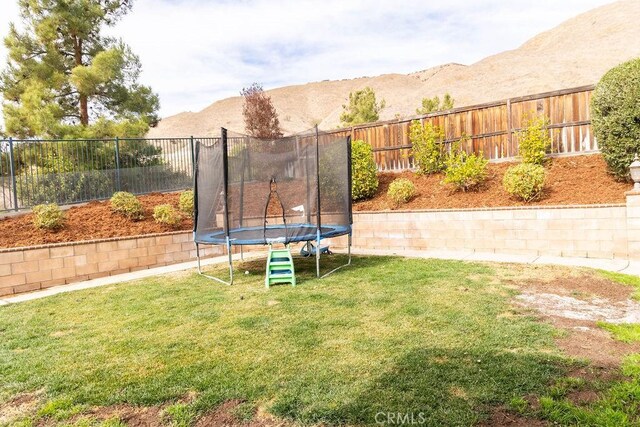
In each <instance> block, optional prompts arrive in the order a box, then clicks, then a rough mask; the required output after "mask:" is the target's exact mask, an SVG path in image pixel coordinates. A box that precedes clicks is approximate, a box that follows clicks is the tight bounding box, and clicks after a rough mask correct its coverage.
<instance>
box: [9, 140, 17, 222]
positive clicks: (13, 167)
mask: <svg viewBox="0 0 640 427" xmlns="http://www.w3.org/2000/svg"><path fill="white" fill-rule="evenodd" d="M9 171H10V172H11V187H12V188H11V189H12V190H13V210H15V211H17V210H18V188H17V186H16V181H17V180H16V165H15V157H14V154H13V138H12V137H9Z"/></svg>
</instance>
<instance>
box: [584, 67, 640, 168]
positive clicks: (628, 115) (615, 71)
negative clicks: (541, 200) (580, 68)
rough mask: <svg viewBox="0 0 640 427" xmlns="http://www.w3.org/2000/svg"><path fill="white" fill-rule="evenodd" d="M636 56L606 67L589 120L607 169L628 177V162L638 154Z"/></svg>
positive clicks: (639, 70) (639, 88) (639, 117)
mask: <svg viewBox="0 0 640 427" xmlns="http://www.w3.org/2000/svg"><path fill="white" fill-rule="evenodd" d="M638 99H640V58H636V59H633V60H631V61H628V62H625V63H623V64H621V65H618V66H617V67H614V68H612V69H611V70H609V71H608V72H607V73H606V74H605V75H604V76H603V77H602V79H600V82H598V84H597V85H596V88H595V90H594V91H593V98H592V100H591V121H592V124H593V132H594V134H595V136H596V138H597V139H598V145H599V147H600V150H601V151H602V156H603V157H604V159H605V161H606V162H607V165H608V166H609V170H610V171H611V173H612V174H613V175H614V176H615V177H616V178H617V179H618V180H629V165H630V164H631V162H632V161H633V156H634V155H635V154H636V153H639V154H640V102H638Z"/></svg>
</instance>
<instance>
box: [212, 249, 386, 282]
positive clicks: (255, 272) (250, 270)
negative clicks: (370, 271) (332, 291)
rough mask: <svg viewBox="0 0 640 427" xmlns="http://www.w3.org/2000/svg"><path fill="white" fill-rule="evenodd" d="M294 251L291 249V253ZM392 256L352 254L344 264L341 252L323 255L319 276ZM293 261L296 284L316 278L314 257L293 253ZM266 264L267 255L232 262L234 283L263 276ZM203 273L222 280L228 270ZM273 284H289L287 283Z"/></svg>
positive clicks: (219, 267) (219, 268) (221, 268)
mask: <svg viewBox="0 0 640 427" xmlns="http://www.w3.org/2000/svg"><path fill="white" fill-rule="evenodd" d="M293 252H294V251H293V250H292V253H293ZM391 259H393V257H384V256H380V257H366V258H365V257H358V256H353V257H352V262H351V265H348V266H344V265H345V264H346V263H347V262H348V257H347V256H346V255H343V254H333V255H323V256H322V257H321V259H320V276H322V275H324V274H327V273H329V272H330V271H332V270H334V269H335V268H338V267H341V266H344V267H342V268H340V269H339V270H337V271H335V272H334V273H332V274H331V275H330V276H329V277H336V276H339V275H340V274H342V273H345V272H349V270H351V269H357V268H358V267H378V266H381V265H385V264H387V263H388V262H389V260H391ZM293 263H294V268H295V273H296V282H297V285H298V286H299V285H304V284H308V283H310V282H314V281H316V280H318V277H317V276H316V259H315V257H314V256H311V257H302V256H296V255H295V254H294V257H293ZM266 266H267V255H266V254H265V255H264V257H259V258H255V259H251V260H246V261H239V262H237V261H236V262H234V264H233V271H234V285H236V284H237V285H243V284H246V283H247V282H253V281H255V277H256V276H260V275H261V276H262V277H264V275H265V273H266ZM203 272H204V273H205V274H212V275H214V276H216V277H219V278H221V279H223V280H227V279H228V277H229V276H228V275H229V270H228V266H227V264H224V265H220V264H219V265H216V266H214V267H208V268H205V269H204V270H203ZM274 286H290V285H288V284H283V285H274Z"/></svg>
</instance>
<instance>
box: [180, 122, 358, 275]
mask: <svg viewBox="0 0 640 427" xmlns="http://www.w3.org/2000/svg"><path fill="white" fill-rule="evenodd" d="M315 136H316V188H317V191H316V193H317V203H318V208H317V226H316V236H315V240H314V239H310V240H295V241H296V242H305V241H306V242H311V241H315V242H316V246H317V247H318V248H320V244H321V241H322V233H321V229H322V221H321V219H322V213H321V211H322V209H321V200H320V199H321V194H320V167H319V163H320V142H319V132H318V126H317V125H316V126H315ZM346 140H347V162H348V166H347V175H348V176H347V182H348V194H349V228H348V231H347V232H346V233H340V234H336V235H332V236H331V237H339V236H344V235H345V234H346V235H347V236H348V238H347V240H348V243H347V257H348V259H347V262H346V263H345V264H343V265H340V266H338V267H336V268H334V269H333V270H331V271H329V272H327V273H325V274H324V275H322V276H321V275H320V254H321V251H320V250H316V277H317V278H318V279H323V278H325V277H327V276H329V275H331V274H333V273H334V272H336V271H338V270H340V269H341V268H344V267H347V266H349V265H351V243H352V233H353V211H352V202H351V190H352V188H351V185H352V181H351V179H352V176H351V162H352V160H351V137H350V136H347V137H346ZM220 141H221V143H222V164H223V168H222V169H223V179H224V183H223V193H224V198H223V200H224V203H223V209H224V226H223V232H224V233H225V243H224V245H225V246H226V248H227V256H228V260H227V262H228V265H229V280H228V281H226V280H224V279H221V278H219V277H215V276H212V275H208V274H205V273H203V272H202V267H201V263H200V245H201V244H207V243H203V242H198V241H196V240H195V232H196V227H197V217H198V203H197V201H198V184H197V183H198V179H197V177H198V161H197V159H198V155H199V144H198V145H197V146H196V150H195V151H196V152H195V160H196V161H194V170H193V182H194V184H193V188H194V199H195V201H196V203H195V205H194V214H195V215H194V222H193V233H194V243H195V246H196V258H197V266H198V274H200V275H201V276H203V277H206V278H208V279H211V280H214V281H217V282H220V283H223V284H225V285H233V254H232V250H231V249H232V246H233V242H232V240H233V239H230V237H229V235H230V232H231V230H230V229H229V207H228V191H229V187H228V186H229V159H228V152H227V149H228V144H227V129H225V128H224V127H223V128H221V139H220ZM242 183H244V175H243V176H242ZM307 185H308V182H307ZM241 200H242V199H241ZM264 219H265V226H264V230H265V234H266V230H267V227H266V209H265V218H264ZM283 228H284V229H285V234H286V230H287V225H286V222H285V224H284V227H283ZM331 237H327V238H331ZM289 242H290V241H288V240H287V238H286V237H285V238H284V241H277V239H273V241H272V242H270V241H268V240H267V239H266V237H265V242H262V244H269V245H271V244H273V243H283V244H285V245H286V246H288V245H289ZM210 244H212V245H215V244H219V243H213V242H212V243H210ZM246 244H255V243H238V244H237V245H239V246H240V248H241V249H240V251H241V252H240V256H241V259H244V253H243V251H242V246H243V245H246Z"/></svg>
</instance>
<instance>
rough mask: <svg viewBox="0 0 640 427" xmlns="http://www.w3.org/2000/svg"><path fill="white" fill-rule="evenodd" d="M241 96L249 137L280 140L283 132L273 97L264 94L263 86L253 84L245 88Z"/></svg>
mask: <svg viewBox="0 0 640 427" xmlns="http://www.w3.org/2000/svg"><path fill="white" fill-rule="evenodd" d="M240 95H242V96H243V97H244V103H243V105H242V115H243V116H244V125H245V129H246V130H247V132H248V133H249V135H251V136H254V137H256V138H264V139H275V138H280V137H281V136H282V131H281V130H280V120H278V112H277V111H276V109H275V107H274V106H273V103H272V102H271V97H270V96H268V95H267V94H266V93H265V92H264V89H262V86H261V85H260V84H258V83H253V84H252V85H251V86H249V87H248V88H243V89H242V91H240Z"/></svg>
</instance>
